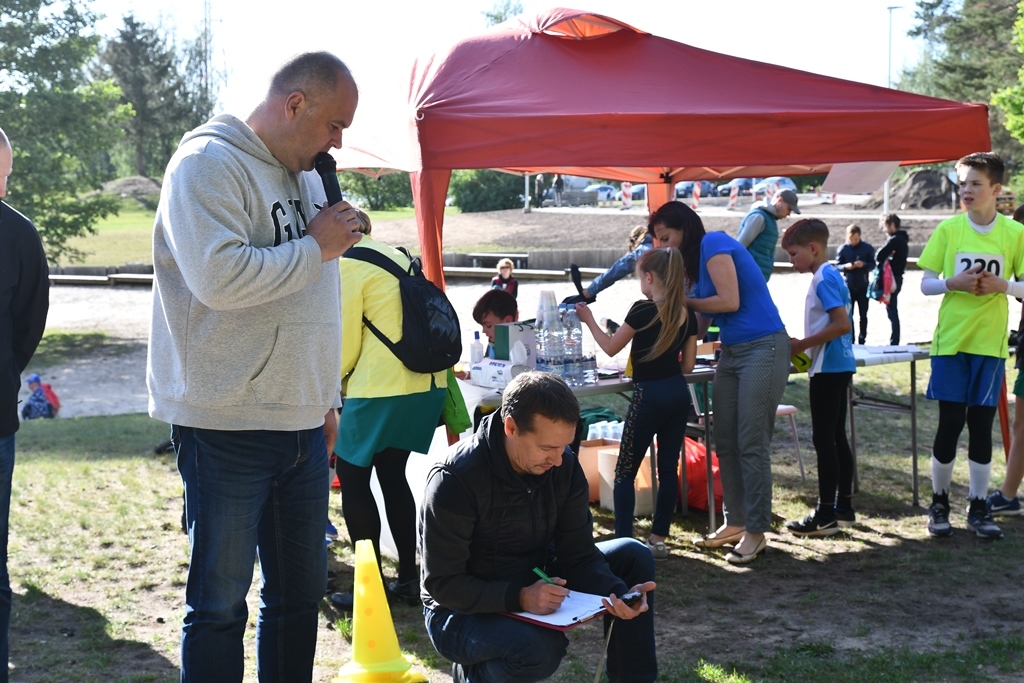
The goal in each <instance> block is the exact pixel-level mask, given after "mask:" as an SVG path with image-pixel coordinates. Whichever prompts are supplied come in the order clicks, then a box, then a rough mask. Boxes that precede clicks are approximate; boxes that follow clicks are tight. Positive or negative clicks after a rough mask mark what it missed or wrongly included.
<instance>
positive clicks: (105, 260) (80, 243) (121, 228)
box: [60, 202, 156, 266]
mask: <svg viewBox="0 0 1024 683" xmlns="http://www.w3.org/2000/svg"><path fill="white" fill-rule="evenodd" d="M155 215H156V212H155V211H150V210H148V209H144V208H142V207H141V206H140V205H139V204H138V202H124V203H123V205H122V207H121V210H120V212H119V213H118V215H117V216H108V217H107V218H105V219H103V220H101V221H100V222H99V223H97V224H96V234H95V235H85V236H84V237H75V238H73V239H70V240H68V244H69V245H70V246H71V247H73V248H75V249H79V250H81V251H82V252H83V253H84V254H85V258H84V260H83V261H82V262H81V263H79V264H72V263H65V262H62V263H61V264H60V265H62V266H69V265H85V266H121V265H124V264H126V263H152V262H153V219H154V217H155Z"/></svg>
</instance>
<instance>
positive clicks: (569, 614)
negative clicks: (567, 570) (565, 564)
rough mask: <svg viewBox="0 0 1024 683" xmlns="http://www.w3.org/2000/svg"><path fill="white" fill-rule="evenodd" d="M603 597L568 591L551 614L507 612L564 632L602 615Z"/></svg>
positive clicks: (518, 617) (511, 615)
mask: <svg viewBox="0 0 1024 683" xmlns="http://www.w3.org/2000/svg"><path fill="white" fill-rule="evenodd" d="M604 597H607V596H603V595H593V594H592V593H581V592H579V591H570V592H569V595H567V596H565V600H564V601H563V602H562V606H561V607H559V608H558V609H557V610H555V611H554V612H552V613H551V614H531V613H529V612H508V615H509V616H510V617H515V618H516V619H522V620H524V621H530V622H533V623H536V624H539V625H541V626H546V627H548V628H555V629H559V630H565V629H569V628H572V627H573V626H579V625H580V624H582V623H583V622H585V621H589V620H591V619H593V618H594V617H596V616H598V615H600V614H602V613H604V611H605V609H604V605H603V604H602V603H601V600H602V598H604Z"/></svg>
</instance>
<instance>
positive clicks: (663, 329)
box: [576, 249, 697, 560]
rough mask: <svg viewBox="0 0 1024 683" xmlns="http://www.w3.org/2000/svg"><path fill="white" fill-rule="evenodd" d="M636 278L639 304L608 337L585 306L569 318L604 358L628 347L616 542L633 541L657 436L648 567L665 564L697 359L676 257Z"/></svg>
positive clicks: (667, 253)
mask: <svg viewBox="0 0 1024 683" xmlns="http://www.w3.org/2000/svg"><path fill="white" fill-rule="evenodd" d="M636 274H637V278H638V279H639V280H640V291H641V293H643V295H644V296H645V297H646V299H644V300H642V301H637V302H635V303H634V304H633V305H632V306H631V307H630V309H629V312H628V313H627V314H626V319H625V321H624V322H623V323H622V325H621V326H620V327H619V329H618V330H616V331H615V334H612V335H609V334H605V332H604V331H603V330H602V329H601V328H600V327H599V326H598V324H597V321H596V320H594V312H593V311H591V310H590V309H589V308H588V307H587V305H586V304H585V303H578V304H576V312H577V313H579V316H580V320H582V321H583V323H584V324H585V325H586V326H587V327H588V328H589V329H590V332H591V334H593V335H594V341H595V342H597V345H598V346H600V347H601V350H602V351H604V352H605V353H607V354H608V355H609V356H615V354H617V353H618V352H619V351H621V350H622V349H623V348H625V346H626V344H630V351H629V357H630V359H631V360H632V366H633V387H634V390H633V396H632V399H631V400H630V404H629V413H628V414H627V416H626V424H625V426H624V427H623V430H622V441H621V443H620V446H619V457H618V460H617V461H616V463H615V484H614V489H613V492H612V495H613V497H614V501H615V537H616V538H633V513H634V510H635V509H636V475H637V473H638V472H639V471H640V466H641V464H643V461H644V456H645V455H646V454H647V450H648V449H649V448H650V447H651V442H652V441H653V440H654V437H655V436H657V438H658V453H657V456H658V457H657V464H658V496H657V501H656V502H655V506H654V522H653V523H652V525H651V534H650V536H649V537H648V539H647V547H648V548H650V549H651V553H652V554H653V555H654V559H656V560H667V559H668V546H666V545H665V541H666V540H668V535H669V527H670V526H671V524H672V516H673V515H674V514H675V511H676V502H677V499H678V496H679V453H680V451H681V450H682V448H683V437H684V436H686V414H687V412H688V406H689V404H690V394H689V391H688V389H687V386H686V378H685V377H683V373H684V372H690V371H692V370H693V365H694V362H695V361H696V359H697V320H696V318H697V316H696V315H694V314H693V313H692V312H691V311H690V310H689V309H688V308H687V307H686V294H685V293H684V292H685V286H684V284H683V257H682V256H681V255H680V254H679V252H678V251H677V250H675V249H653V250H651V251H649V252H647V253H646V254H644V256H643V258H641V259H640V262H639V263H638V264H637V266H636ZM680 358H682V361H681V362H680Z"/></svg>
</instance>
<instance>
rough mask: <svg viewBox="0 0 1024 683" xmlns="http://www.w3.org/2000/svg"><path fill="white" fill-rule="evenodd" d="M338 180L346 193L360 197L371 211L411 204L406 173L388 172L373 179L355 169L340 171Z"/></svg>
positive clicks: (410, 190) (410, 189) (409, 186)
mask: <svg viewBox="0 0 1024 683" xmlns="http://www.w3.org/2000/svg"><path fill="white" fill-rule="evenodd" d="M338 181H339V183H340V184H341V187H342V189H343V190H344V191H345V193H346V194H352V195H355V196H356V197H361V198H362V199H363V201H365V202H366V207H367V208H368V209H370V210H371V211H384V210H385V209H394V208H397V207H400V206H412V186H411V185H410V184H409V174H408V173H388V174H387V175H383V176H381V177H380V178H379V179H374V178H371V177H370V176H368V175H363V174H362V173H357V172H355V171H342V172H341V173H340V174H339V177H338Z"/></svg>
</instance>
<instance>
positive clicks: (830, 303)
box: [782, 218, 857, 537]
mask: <svg viewBox="0 0 1024 683" xmlns="http://www.w3.org/2000/svg"><path fill="white" fill-rule="evenodd" d="M854 227H856V226H854ZM782 248H783V249H785V250H786V252H787V253H788V254H789V260H790V261H791V262H792V263H793V268H794V269H795V270H796V272H798V273H813V274H814V277H813V278H812V279H811V285H810V289H809V290H808V292H807V300H806V303H805V307H804V338H803V339H792V340H790V351H791V352H792V354H793V355H794V356H795V355H796V354H798V353H802V352H805V351H806V352H807V355H809V356H810V357H811V365H810V367H809V368H808V369H807V376H808V377H809V378H810V404H811V429H812V437H813V439H814V450H815V451H816V452H817V454H818V505H817V507H815V509H814V510H813V511H812V512H811V513H810V514H809V515H807V516H806V517H804V518H803V519H800V520H793V521H790V522H786V528H787V529H789V531H790V533H792V534H794V535H796V536H811V537H821V536H831V535H832V534H836V533H839V531H840V527H846V526H853V524H854V522H855V521H856V516H855V513H854V511H853V452H852V451H851V450H850V442H849V440H848V439H847V438H846V394H847V389H848V388H849V386H850V380H851V378H852V377H853V373H855V372H856V371H857V361H856V360H855V359H854V357H853V344H852V340H851V339H850V335H849V332H850V330H852V329H853V320H852V318H853V304H852V303H851V302H850V294H849V292H848V290H847V288H846V285H845V284H844V283H843V278H842V277H841V276H840V275H839V271H838V270H836V268H835V267H834V266H833V265H832V264H831V263H829V262H828V226H826V225H825V224H824V223H823V222H822V221H820V220H818V219H816V218H805V219H804V220H802V221H797V222H796V223H794V224H793V225H791V226H790V227H789V229H788V230H786V232H785V233H784V234H783V235H782Z"/></svg>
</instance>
